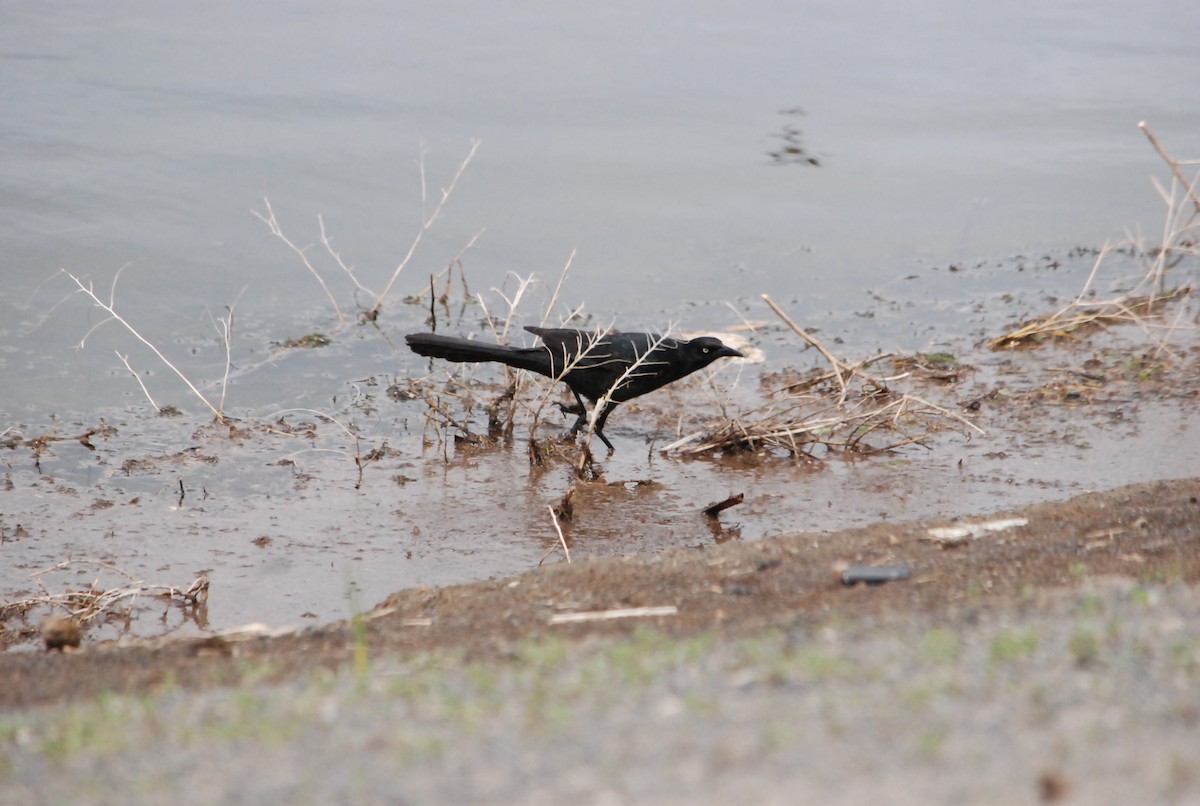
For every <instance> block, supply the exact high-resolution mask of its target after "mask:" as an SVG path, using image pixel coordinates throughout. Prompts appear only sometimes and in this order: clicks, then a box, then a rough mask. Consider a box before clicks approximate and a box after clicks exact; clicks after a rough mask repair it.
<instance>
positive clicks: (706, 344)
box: [688, 336, 745, 367]
mask: <svg viewBox="0 0 1200 806" xmlns="http://www.w3.org/2000/svg"><path fill="white" fill-rule="evenodd" d="M688 351H689V352H690V353H691V354H692V355H693V356H694V357H695V360H696V362H697V364H698V365H699V366H702V367H703V366H707V365H709V364H711V363H712V362H714V361H716V360H717V359H718V358H724V357H729V358H744V357H745V356H744V355H742V353H740V352H738V351H737V350H735V349H733V348H732V347H730V346H729V345H727V344H725V342H723V341H721V340H720V339H718V338H716V337H714V336H700V337H698V338H695V339H692V340H691V341H689V342H688Z"/></svg>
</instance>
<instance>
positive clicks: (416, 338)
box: [404, 333, 547, 372]
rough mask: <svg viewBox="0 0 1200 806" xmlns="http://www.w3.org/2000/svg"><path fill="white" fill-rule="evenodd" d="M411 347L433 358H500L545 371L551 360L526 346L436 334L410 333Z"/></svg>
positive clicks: (523, 367) (484, 359) (408, 340)
mask: <svg viewBox="0 0 1200 806" xmlns="http://www.w3.org/2000/svg"><path fill="white" fill-rule="evenodd" d="M404 340H405V341H406V342H408V346H409V347H410V348H412V351H413V352H414V353H416V354H417V355H424V356H428V357H429V358H443V359H445V360H447V361H457V362H459V363H463V362H474V361H499V362H500V363H501V364H508V365H509V366H511V367H517V368H518V369H530V370H533V371H535V372H539V371H542V370H541V367H542V365H543V364H545V363H547V360H546V358H545V357H543V356H540V355H536V354H531V353H533V352H534V351H532V350H529V349H527V348H523V347H512V346H509V345H506V344H488V343H487V342H479V341H472V340H471V339H463V338H459V337H457V336H439V335H438V334H436V333H410V334H408V335H407V336H405V337H404Z"/></svg>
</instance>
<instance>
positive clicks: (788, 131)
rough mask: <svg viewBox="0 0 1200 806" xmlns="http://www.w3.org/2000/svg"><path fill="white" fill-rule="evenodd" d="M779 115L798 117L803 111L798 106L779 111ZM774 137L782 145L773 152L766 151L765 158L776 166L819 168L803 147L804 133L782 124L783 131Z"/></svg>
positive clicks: (789, 124)
mask: <svg viewBox="0 0 1200 806" xmlns="http://www.w3.org/2000/svg"><path fill="white" fill-rule="evenodd" d="M779 114H781V115H791V116H793V117H800V116H801V115H803V114H804V110H803V109H801V108H800V107H798V106H794V107H792V108H791V109H781V110H780V111H779ZM775 137H777V138H779V139H780V140H782V141H783V145H781V146H780V147H779V148H777V149H775V150H774V151H768V152H767V156H769V157H770V158H771V161H772V162H774V163H775V164H776V165H811V166H813V167H815V168H819V167H821V163H820V162H819V161H818V160H817V158H816V157H814V156H813V155H812V154H811V153H810V152H809V150H808V148H807V147H806V146H805V145H804V132H803V131H801V130H800V128H799V127H798V126H795V125H793V124H791V123H786V124H784V127H783V131H781V132H780V133H779V134H776V135H775Z"/></svg>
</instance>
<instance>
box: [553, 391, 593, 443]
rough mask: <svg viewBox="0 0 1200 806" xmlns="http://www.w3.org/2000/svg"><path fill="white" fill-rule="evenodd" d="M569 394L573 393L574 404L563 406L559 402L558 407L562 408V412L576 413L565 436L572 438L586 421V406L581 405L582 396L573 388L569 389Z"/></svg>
mask: <svg viewBox="0 0 1200 806" xmlns="http://www.w3.org/2000/svg"><path fill="white" fill-rule="evenodd" d="M571 394H573V395H575V405H574V406H564V405H563V404H562V403H559V404H558V407H559V408H560V409H562V413H563V414H575V415H577V417H576V420H575V425H573V426H571V430H570V431H568V432H567V436H569V437H570V438H572V439H574V438H575V435H576V434H578V433H579V429H580V428H582V427H583V425H584V423H586V422H587V406H585V405H583V398H581V397H580V396H579V393H578V392H576V391H575V390H574V389H572V390H571Z"/></svg>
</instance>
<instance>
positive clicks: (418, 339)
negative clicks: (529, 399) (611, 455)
mask: <svg viewBox="0 0 1200 806" xmlns="http://www.w3.org/2000/svg"><path fill="white" fill-rule="evenodd" d="M525 329H526V330H528V331H529V332H530V333H532V334H534V335H535V336H538V337H540V338H541V340H542V343H541V344H540V345H539V346H537V347H512V346H509V345H504V344H486V343H481V342H478V341H471V340H469V339H462V338H457V337H455V336H439V335H437V334H436V333H411V334H409V335H408V336H405V337H404V339H405V341H407V342H408V346H409V347H411V348H412V350H413V352H415V353H417V354H418V355H424V356H429V357H430V358H444V359H446V360H447V361H458V362H464V361H472V362H473V361H498V362H500V363H501V364H507V365H508V366H510V367H516V368H517V369H524V370H529V371H530V372H536V373H537V374H538V375H545V376H546V377H547V378H553V379H555V380H560V381H562V382H563V383H565V384H566V385H567V386H568V387H569V388H570V390H571V391H572V392H573V393H574V394H575V400H576V402H578V403H579V407H578V410H575V409H572V411H573V413H577V414H578V415H579V419H578V420H576V421H575V425H574V426H573V427H572V428H571V433H572V434H574V433H575V432H577V431H578V430H579V428H580V427H581V426H582V425H583V424H584V423H585V422H586V420H587V413H586V410H585V409H584V406H583V401H582V400H581V399H580V398H582V397H586V398H587V399H588V400H590V401H592V403H596V402H597V401H599V400H600V399H601V398H604V399H605V401H606V405H605V407H604V408H603V409H602V410H601V411H600V412H599V414H598V415H597V416H596V436H598V437H600V439H601V440H602V441H603V442H604V444H605V445H607V446H608V449H609V450H610V451H611V450H612V449H613V446H612V443H611V442H609V441H608V438H607V437H605V436H604V421H605V420H606V419H608V415H609V413H610V412H611V411H612V409H613V407H614V406H615V405H616V404H618V403H623V402H624V401H626V400H630V399H632V398H635V397H638V396H640V395H644V394H646V393H647V392H653V391H654V390H655V389H658V388H660V387H662V386H666V385H667V384H668V383H671V382H672V381H677V380H679V379H680V378H683V377H685V376H687V375H691V374H692V373H693V372H695V371H696V370H698V369H703V368H704V367H707V366H708V365H709V364H711V363H712V362H713V361H716V360H717V359H718V358H721V357H722V356H733V357H739V358H740V357H741V355H742V354H741V353H739V352H738V351H737V350H735V349H733V348H732V347H727V346H726V345H725V344H723V343H722V342H721V340H720V339H716V338H713V337H711V336H701V337H700V338H696V339H691V340H690V341H689V340H684V339H674V338H670V337H664V336H659V335H657V334H655V333H621V332H619V331H616V330H607V331H598V332H588V331H584V330H570V329H566V328H547V327H527V328H525Z"/></svg>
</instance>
